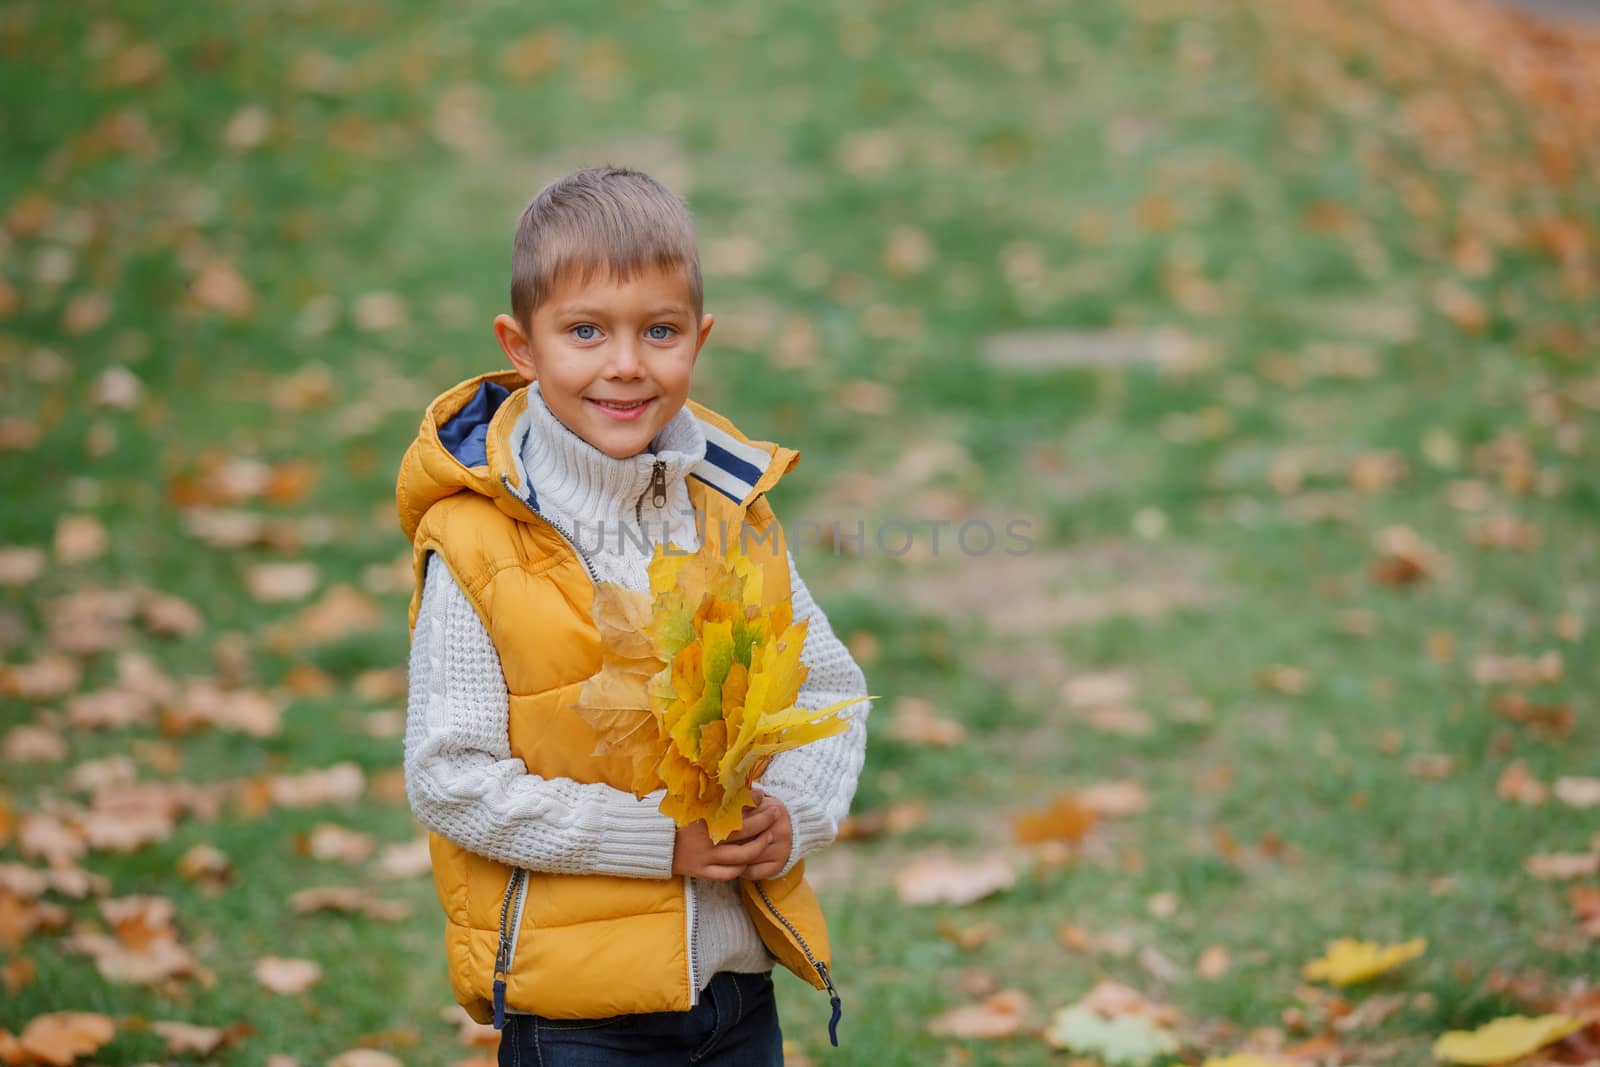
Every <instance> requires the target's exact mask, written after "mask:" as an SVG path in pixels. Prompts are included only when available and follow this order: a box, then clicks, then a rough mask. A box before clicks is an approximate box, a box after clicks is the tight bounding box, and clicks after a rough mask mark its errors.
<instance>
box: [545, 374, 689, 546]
mask: <svg viewBox="0 0 1600 1067" xmlns="http://www.w3.org/2000/svg"><path fill="white" fill-rule="evenodd" d="M519 421H520V422H522V423H523V424H524V425H522V426H518V427H517V428H516V429H515V430H514V431H513V439H515V438H516V437H517V435H518V434H519V433H520V434H522V435H523V436H522V444H521V447H520V448H519V449H518V450H517V453H516V454H517V458H518V459H519V460H520V465H521V467H522V470H521V471H519V472H518V473H519V475H521V477H522V478H523V484H524V485H526V486H530V487H531V489H532V493H531V494H530V501H529V502H530V503H531V504H533V506H534V507H535V508H536V509H537V510H538V511H540V512H545V511H547V510H549V509H553V510H555V511H557V512H559V513H561V514H564V515H568V516H571V517H572V518H574V519H577V520H579V521H580V522H585V521H586V522H601V521H605V520H608V519H614V518H617V517H618V516H628V517H630V518H631V517H632V516H633V515H634V514H635V507H634V505H635V503H636V502H637V501H638V500H639V499H640V497H641V496H642V495H644V494H645V493H648V492H649V490H650V482H651V478H652V476H653V474H654V472H655V467H656V465H657V464H658V463H660V464H661V465H662V466H663V474H664V475H665V478H666V484H667V485H669V486H670V485H674V484H676V483H677V482H679V481H681V480H682V479H683V478H684V477H685V476H686V475H688V474H689V472H690V471H691V470H693V469H694V468H695V467H696V466H697V465H699V464H700V463H701V462H702V461H703V460H705V458H706V435H705V432H704V430H703V429H702V426H701V423H700V420H699V419H697V418H695V416H694V415H693V413H691V412H690V411H689V409H688V407H687V406H685V407H683V408H680V409H679V411H678V413H677V414H676V415H674V416H673V417H672V418H671V419H670V420H669V421H668V422H667V424H666V425H665V426H663V427H662V428H661V431H660V432H659V433H657V434H656V436H655V437H654V438H653V439H652V440H651V442H650V444H649V447H648V448H647V449H646V450H645V451H643V452H641V453H639V454H638V455H636V456H629V457H627V458H626V459H616V458H614V457H612V456H608V455H606V454H605V453H604V452H602V451H600V450H599V449H598V448H596V447H595V446H594V445H592V444H590V443H589V442H588V441H585V440H584V439H583V438H582V437H579V436H578V435H577V434H576V433H574V432H572V430H570V429H568V428H567V426H566V424H565V423H563V422H562V421H561V420H560V419H558V418H556V416H555V414H554V413H553V412H552V411H551V410H550V407H549V405H548V404H546V403H545V400H544V395H543V394H542V393H541V392H540V390H539V383H538V382H537V381H534V382H530V383H529V385H528V404H527V408H526V409H525V411H524V413H523V416H522V418H521V420H519Z"/></svg>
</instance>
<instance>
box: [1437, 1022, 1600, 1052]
mask: <svg viewBox="0 0 1600 1067" xmlns="http://www.w3.org/2000/svg"><path fill="white" fill-rule="evenodd" d="M1582 1027H1583V1020H1582V1019H1574V1018H1573V1017H1572V1016H1570V1015H1540V1016H1538V1017H1537V1018H1529V1017H1528V1016H1526V1015H1508V1016H1505V1017H1504V1018H1500V1019H1495V1020H1494V1021H1493V1022H1490V1023H1486V1024H1484V1025H1483V1026H1480V1027H1478V1028H1477V1029H1476V1030H1451V1031H1449V1032H1448V1033H1446V1034H1442V1035H1441V1036H1440V1037H1439V1039H1438V1040H1437V1041H1435V1042H1434V1043H1433V1055H1434V1058H1435V1059H1440V1060H1444V1061H1445V1062H1447V1063H1465V1064H1495V1063H1509V1062H1510V1061H1512V1060H1515V1059H1520V1058H1521V1057H1523V1056H1526V1055H1527V1054H1528V1053H1530V1052H1533V1051H1536V1050H1537V1049H1541V1048H1544V1047H1545V1046H1546V1045H1550V1044H1554V1043H1555V1042H1557V1041H1560V1040H1561V1039H1562V1038H1563V1037H1566V1036H1567V1035H1568V1034H1570V1033H1574V1032H1575V1031H1577V1030H1580V1029H1582Z"/></svg>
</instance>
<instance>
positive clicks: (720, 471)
mask: <svg viewBox="0 0 1600 1067" xmlns="http://www.w3.org/2000/svg"><path fill="white" fill-rule="evenodd" d="M696 420H697V421H698V422H699V423H700V429H701V430H702V431H703V432H704V433H705V435H706V458H705V459H703V460H701V461H700V462H699V463H697V464H696V465H695V466H694V468H693V469H691V470H690V471H689V476H690V477H691V478H698V479H699V480H700V481H702V482H704V483H706V484H707V485H709V486H710V487H711V488H713V489H715V490H716V491H717V492H719V493H721V494H722V495H723V496H725V497H727V498H728V499H729V500H732V501H733V502H734V503H736V504H742V503H744V499H745V497H747V496H749V495H750V494H751V492H753V491H754V490H755V487H756V483H757V482H759V481H760V480H761V476H762V475H764V474H766V473H767V468H768V467H770V466H771V465H772V454H771V453H770V452H768V451H767V450H766V449H764V448H757V447H756V446H755V445H752V444H750V443H748V442H746V441H741V440H739V439H738V438H737V437H735V436H733V435H732V434H730V433H728V432H727V431H726V430H723V429H721V428H719V427H716V426H713V425H711V423H709V422H707V421H706V420H705V419H701V418H699V417H698V416H696Z"/></svg>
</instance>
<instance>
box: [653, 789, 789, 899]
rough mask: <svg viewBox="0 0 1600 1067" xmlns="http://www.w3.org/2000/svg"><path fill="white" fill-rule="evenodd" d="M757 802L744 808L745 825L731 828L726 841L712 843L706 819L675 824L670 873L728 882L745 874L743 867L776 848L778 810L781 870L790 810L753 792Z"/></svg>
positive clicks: (761, 860) (761, 858)
mask: <svg viewBox="0 0 1600 1067" xmlns="http://www.w3.org/2000/svg"><path fill="white" fill-rule="evenodd" d="M754 796H755V798H756V805H755V806H754V807H749V808H745V809H744V825H743V826H741V827H740V828H739V829H738V830H736V831H734V833H733V835H732V836H731V837H729V838H728V839H727V840H726V841H724V842H722V843H721V844H720V845H719V844H713V843H712V841H711V832H710V831H709V830H707V829H706V824H705V820H704V819H701V820H699V821H698V822H692V823H690V824H689V825H688V826H680V827H678V836H677V839H676V841H675V842H674V843H673V846H672V873H673V874H681V875H688V876H690V877H692V878H710V879H713V880H715V881H718V882H731V881H732V880H733V879H735V878H739V877H747V875H746V869H747V868H748V867H749V866H750V865H751V864H752V863H756V862H758V861H759V862H765V861H766V857H767V856H768V855H769V854H770V853H771V851H772V849H773V848H774V847H776V843H777V838H778V827H777V826H776V825H775V824H776V823H777V822H778V821H779V813H780V812H781V813H782V823H783V827H782V834H783V840H784V846H783V858H782V859H780V860H779V861H778V866H777V868H774V870H775V871H776V870H778V869H781V868H782V867H783V864H784V862H786V861H787V860H788V858H789V845H788V841H789V834H790V830H789V813H788V812H787V811H784V807H783V805H782V804H779V803H778V802H777V801H776V800H773V799H772V798H771V797H768V796H766V795H765V794H764V793H762V792H761V791H760V790H755V791H754Z"/></svg>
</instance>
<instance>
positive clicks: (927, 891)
mask: <svg viewBox="0 0 1600 1067" xmlns="http://www.w3.org/2000/svg"><path fill="white" fill-rule="evenodd" d="M1016 881H1017V872H1016V871H1015V870H1014V869H1013V868H1012V866H1011V864H1010V863H1008V862H1007V861H1006V860H1004V859H1002V858H1001V857H998V856H990V857H986V858H982V859H977V860H957V859H953V858H951V857H949V856H944V855H931V856H924V857H922V858H920V859H916V860H913V861H912V862H911V863H909V864H907V865H906V866H905V867H904V868H902V869H901V870H899V871H897V872H896V873H895V876H894V886H895V891H896V892H897V893H898V894H899V896H900V902H901V903H902V904H910V905H926V904H953V905H961V904H971V903H973V902H975V901H979V900H982V899H983V898H984V897H988V896H992V895H993V894H995V893H999V892H1001V891H1002V890H1005V889H1010V888H1011V887H1012V886H1013V885H1015V884H1016Z"/></svg>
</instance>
